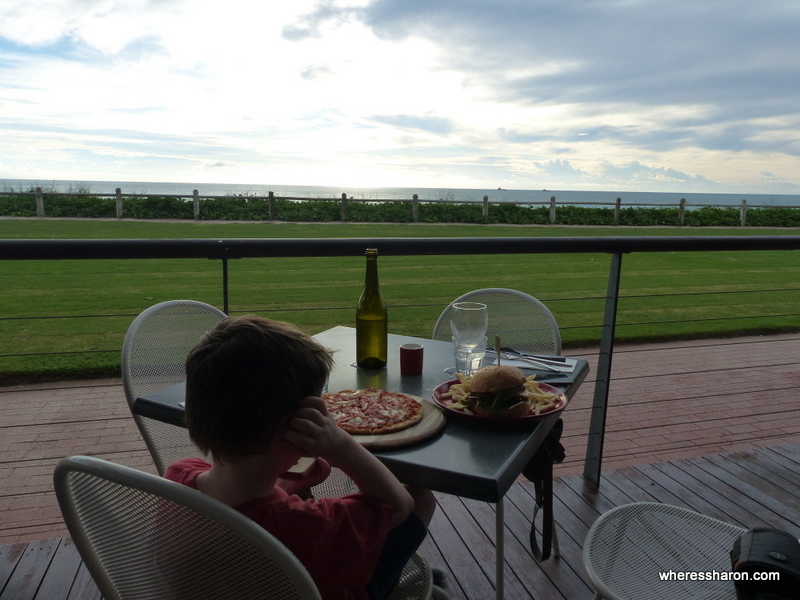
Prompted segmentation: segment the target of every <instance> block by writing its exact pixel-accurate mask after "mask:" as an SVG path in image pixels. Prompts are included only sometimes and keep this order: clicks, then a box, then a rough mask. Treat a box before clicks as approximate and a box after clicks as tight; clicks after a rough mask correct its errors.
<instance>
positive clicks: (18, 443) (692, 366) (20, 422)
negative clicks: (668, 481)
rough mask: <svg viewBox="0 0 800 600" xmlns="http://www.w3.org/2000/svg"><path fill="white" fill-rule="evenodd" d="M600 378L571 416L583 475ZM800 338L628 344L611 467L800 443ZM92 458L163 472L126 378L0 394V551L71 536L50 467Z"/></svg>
mask: <svg viewBox="0 0 800 600" xmlns="http://www.w3.org/2000/svg"><path fill="white" fill-rule="evenodd" d="M565 354H569V355H576V356H582V357H584V358H586V359H588V360H589V361H590V363H591V365H592V373H591V374H590V376H589V378H588V379H587V381H586V382H585V383H584V385H583V386H582V388H581V390H580V391H579V393H578V394H577V395H576V397H575V398H574V399H573V401H572V403H571V404H570V406H569V407H568V409H567V411H566V412H565V415H564V420H565V434H564V445H565V447H566V450H567V459H566V461H565V462H564V463H563V464H562V465H559V466H558V467H557V468H556V474H557V475H565V474H569V473H580V472H582V469H583V459H584V454H585V446H586V434H587V431H588V423H589V414H590V407H591V404H592V393H593V389H594V372H595V365H596V362H597V350H596V349H575V350H569V351H566V352H565ZM798 389H800V334H787V335H775V336H752V337H743V338H733V339H729V340H698V341H691V342H678V343H669V344H641V345H631V346H627V345H626V346H620V347H618V348H617V349H616V350H615V353H614V361H613V373H612V384H611V394H610V402H609V411H608V418H607V434H606V441H605V449H604V460H603V468H604V469H612V468H618V467H625V466H630V465H639V464H648V463H658V462H663V461H667V460H674V459H682V458H694V457H698V456H704V455H708V454H717V453H720V452H727V451H733V450H746V449H751V448H759V447H766V446H776V445H782V444H790V443H797V442H800V398H798ZM68 454H90V455H95V456H99V457H101V458H105V459H108V460H113V461H116V462H120V463H122V464H126V465H129V466H132V467H136V468H140V469H143V470H146V471H150V472H154V471H155V470H154V468H153V466H152V462H151V460H150V457H149V455H148V453H147V450H146V448H145V445H144V442H143V441H142V440H141V438H140V437H139V434H138V431H137V430H136V427H135V425H134V423H133V420H132V419H131V418H130V414H129V412H128V407H127V404H126V402H125V398H124V394H123V391H122V385H121V382H120V380H119V379H105V380H92V381H77V382H54V383H48V384H38V385H29V386H13V387H0V544H5V543H12V542H16V541H27V540H32V539H44V538H55V537H63V536H64V535H66V531H65V529H64V526H63V524H62V521H61V516H60V513H59V511H58V508H57V506H56V503H55V498H54V495H53V492H52V483H51V481H52V479H51V478H52V471H53V467H54V466H55V464H56V462H57V461H58V459H60V458H61V457H63V456H65V455H68Z"/></svg>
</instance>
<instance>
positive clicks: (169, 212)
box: [0, 194, 800, 227]
mask: <svg viewBox="0 0 800 600" xmlns="http://www.w3.org/2000/svg"><path fill="white" fill-rule="evenodd" d="M43 200H44V206H45V214H46V215H47V216H48V217H85V218H114V217H115V216H116V201H115V199H114V198H110V197H104V196H86V195H84V194H80V195H74V196H73V195H63V194H57V195H56V194H53V195H49V194H44V195H43ZM275 212H276V218H277V220H279V221H312V222H313V221H339V220H341V218H342V212H341V204H340V202H338V201H325V200H302V201H296V200H282V199H276V200H275ZM0 215H2V216H11V217H35V216H36V200H35V199H34V197H33V196H31V195H28V194H4V195H0ZM123 217H124V218H129V219H193V218H194V206H193V203H192V201H191V200H184V199H181V198H175V197H172V196H137V197H126V198H125V200H124V209H123ZM199 218H200V219H202V220H222V221H233V220H244V221H266V220H269V218H270V214H269V201H268V200H266V199H262V198H251V197H247V196H230V197H226V198H207V199H201V201H200V216H199ZM347 220H348V221H350V222H362V223H365V222H371V223H411V222H413V221H414V215H413V210H412V205H411V203H410V202H400V201H397V202H364V201H350V202H348V204H347ZM417 221H418V222H421V223H510V224H519V225H533V224H537V225H546V224H548V223H549V222H550V210H549V207H547V206H528V205H518V204H492V205H491V206H490V207H489V216H488V217H484V216H483V207H482V205H481V204H477V203H476V204H446V203H439V202H427V203H426V202H423V201H421V202H420V203H419V211H418V216H417ZM746 221H747V222H746V224H747V225H748V226H751V227H800V208H794V207H770V208H751V209H748V210H747V213H746ZM555 224H556V225H595V226H598V225H630V226H638V227H642V226H651V225H662V226H680V225H681V223H680V221H679V212H678V208H677V207H676V208H660V207H659V208H648V207H641V206H640V207H623V208H621V209H620V211H619V223H617V222H615V219H614V209H612V208H601V207H598V208H592V207H583V206H569V205H562V206H558V208H557V210H556V220H555ZM683 225H685V226H689V227H708V226H723V227H738V226H739V225H740V209H739V208H723V207H709V206H705V207H701V208H697V209H689V210H687V211H686V212H685V215H684V223H683Z"/></svg>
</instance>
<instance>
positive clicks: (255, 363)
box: [186, 316, 333, 462]
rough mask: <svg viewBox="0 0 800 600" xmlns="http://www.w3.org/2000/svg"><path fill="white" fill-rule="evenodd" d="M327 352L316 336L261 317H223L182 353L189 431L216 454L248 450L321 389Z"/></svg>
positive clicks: (229, 456) (221, 458)
mask: <svg viewBox="0 0 800 600" xmlns="http://www.w3.org/2000/svg"><path fill="white" fill-rule="evenodd" d="M332 364H333V360H332V359H331V356H330V354H329V353H328V351H327V350H326V349H325V348H324V347H323V346H322V345H321V344H320V343H319V342H317V341H316V340H315V339H314V338H312V337H310V336H308V335H306V334H305V333H303V332H301V331H300V330H298V329H296V328H295V327H294V326H292V325H289V324H288V323H281V322H279V321H271V320H269V319H265V318H263V317H257V316H246V317H228V318H226V319H223V320H222V321H220V322H219V323H218V324H217V326H216V327H214V329H212V330H211V331H209V332H208V333H207V334H206V335H205V336H204V337H203V339H202V340H201V341H200V343H198V344H197V345H196V346H195V347H194V348H193V349H192V351H191V352H190V353H189V356H188V357H187V359H186V424H187V426H188V428H189V435H190V437H191V438H192V441H193V442H194V443H195V444H196V445H197V447H198V448H199V449H200V450H201V451H203V452H204V453H210V454H211V455H212V456H213V458H214V460H215V461H217V462H225V461H231V462H235V461H236V460H237V459H238V458H239V457H241V456H243V455H246V454H250V453H252V452H254V451H255V450H256V449H257V448H258V447H259V446H260V445H261V444H262V443H263V442H265V441H266V440H267V439H268V438H269V436H271V435H272V434H273V433H274V431H275V428H276V427H277V426H278V424H279V423H280V421H281V419H282V418H283V417H284V416H285V415H287V414H289V413H290V412H292V411H293V410H295V409H296V408H297V402H298V400H300V399H301V398H303V397H305V396H316V395H319V394H320V393H321V392H322V388H323V386H324V385H325V380H326V378H327V376H328V373H329V372H330V369H331V365H332Z"/></svg>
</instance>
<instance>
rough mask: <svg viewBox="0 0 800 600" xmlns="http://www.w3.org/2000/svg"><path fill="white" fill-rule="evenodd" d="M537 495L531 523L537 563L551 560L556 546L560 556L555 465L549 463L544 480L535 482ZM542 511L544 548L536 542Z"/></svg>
mask: <svg viewBox="0 0 800 600" xmlns="http://www.w3.org/2000/svg"><path fill="white" fill-rule="evenodd" d="M533 488H534V491H535V494H536V503H535V504H534V506H533V520H532V521H531V533H530V544H531V552H532V553H533V557H534V558H535V559H536V562H541V561H543V560H547V559H548V558H550V551H551V548H552V547H553V546H554V545H555V548H556V556H558V541H557V539H556V537H555V519H554V517H553V463H552V462H549V463H548V465H547V466H546V467H545V472H544V473H542V478H541V479H537V480H536V481H534V482H533ZM540 509H541V511H542V546H541V549H540V548H539V544H538V543H537V541H536V526H535V523H536V515H537V514H538V513H539V510H540Z"/></svg>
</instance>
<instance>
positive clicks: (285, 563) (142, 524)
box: [54, 456, 320, 600]
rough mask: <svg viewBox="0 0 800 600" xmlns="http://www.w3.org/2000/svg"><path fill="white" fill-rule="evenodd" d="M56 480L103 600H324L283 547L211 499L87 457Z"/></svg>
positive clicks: (67, 464) (66, 463)
mask: <svg viewBox="0 0 800 600" xmlns="http://www.w3.org/2000/svg"><path fill="white" fill-rule="evenodd" d="M54 483H55V488H56V495H57V497H58V503H59V505H60V507H61V512H62V514H63V515H64V520H65V522H66V524H67V527H68V528H69V531H70V534H71V535H72V539H73V541H74V542H75V546H76V547H77V548H78V551H79V552H80V555H81V557H82V558H83V560H84V563H85V564H86V567H87V568H88V569H89V572H90V573H91V575H92V578H93V579H94V581H95V583H96V584H97V587H98V588H100V591H101V592H102V594H103V598H105V599H106V600H117V599H124V600H130V599H137V600H150V599H152V600H163V599H164V598H171V599H173V600H180V599H186V600H204V599H208V600H219V599H220V598H236V599H237V600H247V599H249V598H252V599H254V600H255V599H259V600H263V599H264V598H275V599H276V600H277V599H281V600H282V599H292V600H306V599H308V600H319V599H320V595H319V592H318V591H317V587H316V585H315V584H314V581H313V580H312V579H311V576H310V575H309V574H308V571H306V569H305V567H303V565H302V564H301V563H300V561H298V560H297V558H295V556H294V555H293V554H292V553H291V552H289V550H287V549H286V547H285V546H284V545H283V544H281V543H280V542H279V541H278V540H277V539H276V538H275V537H273V536H272V535H270V534H269V533H267V531H266V530H265V529H263V528H262V527H259V526H258V525H257V524H256V523H255V522H253V521H251V520H250V519H248V518H247V517H245V516H244V515H242V514H240V513H239V512H237V511H236V510H234V509H232V508H230V507H228V506H226V505H225V504H223V503H221V502H218V501H217V500H215V499H213V498H211V497H210V496H206V495H205V494H202V493H200V492H198V491H196V490H193V489H191V488H189V487H186V486H184V485H181V484H179V483H174V482H172V481H168V480H166V479H162V478H160V477H156V476H155V475H150V474H149V473H143V472H141V471H137V470H135V469H131V468H129V467H123V466H121V465H116V464H114V463H109V462H107V461H104V460H100V459H97V458H90V457H86V456H74V457H69V458H65V459H63V460H61V461H60V462H59V463H58V465H57V466H56V469H55V473H54ZM309 543H313V541H309Z"/></svg>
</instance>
